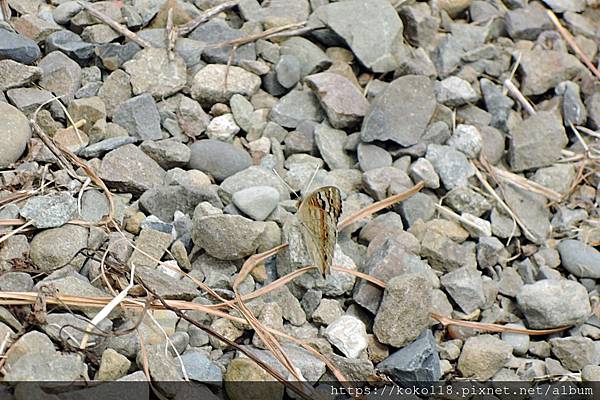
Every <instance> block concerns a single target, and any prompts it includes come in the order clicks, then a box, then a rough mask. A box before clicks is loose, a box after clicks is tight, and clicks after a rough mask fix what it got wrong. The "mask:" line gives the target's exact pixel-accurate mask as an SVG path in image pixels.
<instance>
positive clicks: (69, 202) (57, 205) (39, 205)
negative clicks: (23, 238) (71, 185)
mask: <svg viewBox="0 0 600 400" xmlns="http://www.w3.org/2000/svg"><path fill="white" fill-rule="evenodd" d="M76 213H77V202H76V200H75V199H74V198H73V197H72V196H71V195H70V194H69V193H66V192H61V193H55V194H49V195H45V196H35V197H32V198H30V199H29V200H28V201H27V203H25V205H24V206H23V208H22V209H21V216H22V217H23V218H25V219H27V220H32V221H33V225H34V226H35V227H36V228H56V227H59V226H62V225H64V224H66V223H67V222H68V221H69V220H70V219H71V218H73V216H74V215H75V214H76Z"/></svg>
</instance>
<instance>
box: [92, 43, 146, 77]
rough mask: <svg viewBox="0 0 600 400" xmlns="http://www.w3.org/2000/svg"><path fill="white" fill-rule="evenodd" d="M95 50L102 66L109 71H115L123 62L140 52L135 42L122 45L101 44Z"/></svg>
mask: <svg viewBox="0 0 600 400" xmlns="http://www.w3.org/2000/svg"><path fill="white" fill-rule="evenodd" d="M96 49H97V50H96V52H97V55H98V58H99V59H100V61H101V62H102V65H104V67H106V69H108V70H109V71H116V70H117V69H119V68H121V66H122V65H123V64H124V63H125V62H127V61H129V60H131V59H132V58H133V56H135V54H136V53H137V52H138V51H140V50H141V47H140V46H139V45H138V44H137V43H135V42H128V43H126V44H124V45H122V44H119V43H107V44H102V45H98V46H96Z"/></svg>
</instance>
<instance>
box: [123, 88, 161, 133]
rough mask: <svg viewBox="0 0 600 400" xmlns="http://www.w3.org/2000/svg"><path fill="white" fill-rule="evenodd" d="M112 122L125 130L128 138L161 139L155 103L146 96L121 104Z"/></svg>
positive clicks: (142, 95)
mask: <svg viewBox="0 0 600 400" xmlns="http://www.w3.org/2000/svg"><path fill="white" fill-rule="evenodd" d="M113 121H114V122H115V123H117V124H119V125H121V126H122V127H123V128H125V129H127V132H128V133H129V135H130V136H134V137H137V138H140V139H143V140H157V139H161V138H162V133H161V131H160V115H159V114H158V109H157V108H156V102H155V101H154V99H153V98H152V96H150V95H148V94H141V95H139V96H136V97H133V98H131V99H129V100H127V101H125V102H123V103H121V105H120V106H119V107H118V108H117V109H116V111H115V114H114V116H113Z"/></svg>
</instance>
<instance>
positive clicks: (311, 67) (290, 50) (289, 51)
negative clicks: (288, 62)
mask: <svg viewBox="0 0 600 400" xmlns="http://www.w3.org/2000/svg"><path fill="white" fill-rule="evenodd" d="M280 52H281V55H282V56H286V55H292V56H294V57H296V58H297V59H298V60H299V61H300V75H301V77H302V78H304V77H305V76H307V75H310V74H312V73H315V72H317V71H321V70H323V69H325V68H327V67H329V66H330V65H331V60H330V59H329V57H328V56H327V55H326V54H325V52H324V51H323V50H321V48H320V47H319V46H317V45H316V44H314V43H313V42H311V41H310V40H308V39H305V38H303V37H301V36H295V37H292V38H289V39H288V40H286V41H285V42H283V43H282V44H281V49H280Z"/></svg>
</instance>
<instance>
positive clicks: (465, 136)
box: [448, 124, 483, 158]
mask: <svg viewBox="0 0 600 400" xmlns="http://www.w3.org/2000/svg"><path fill="white" fill-rule="evenodd" d="M448 145H449V146H450V147H454V148H455V149H456V150H458V151H460V152H461V153H464V154H465V155H466V156H467V157H469V158H477V157H478V156H479V152H481V147H482V145H483V139H482V138H481V133H480V132H479V129H477V128H476V127H474V126H472V125H462V124H461V125H458V126H457V127H456V129H455V131H454V133H453V134H452V136H451V137H450V139H448Z"/></svg>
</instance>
